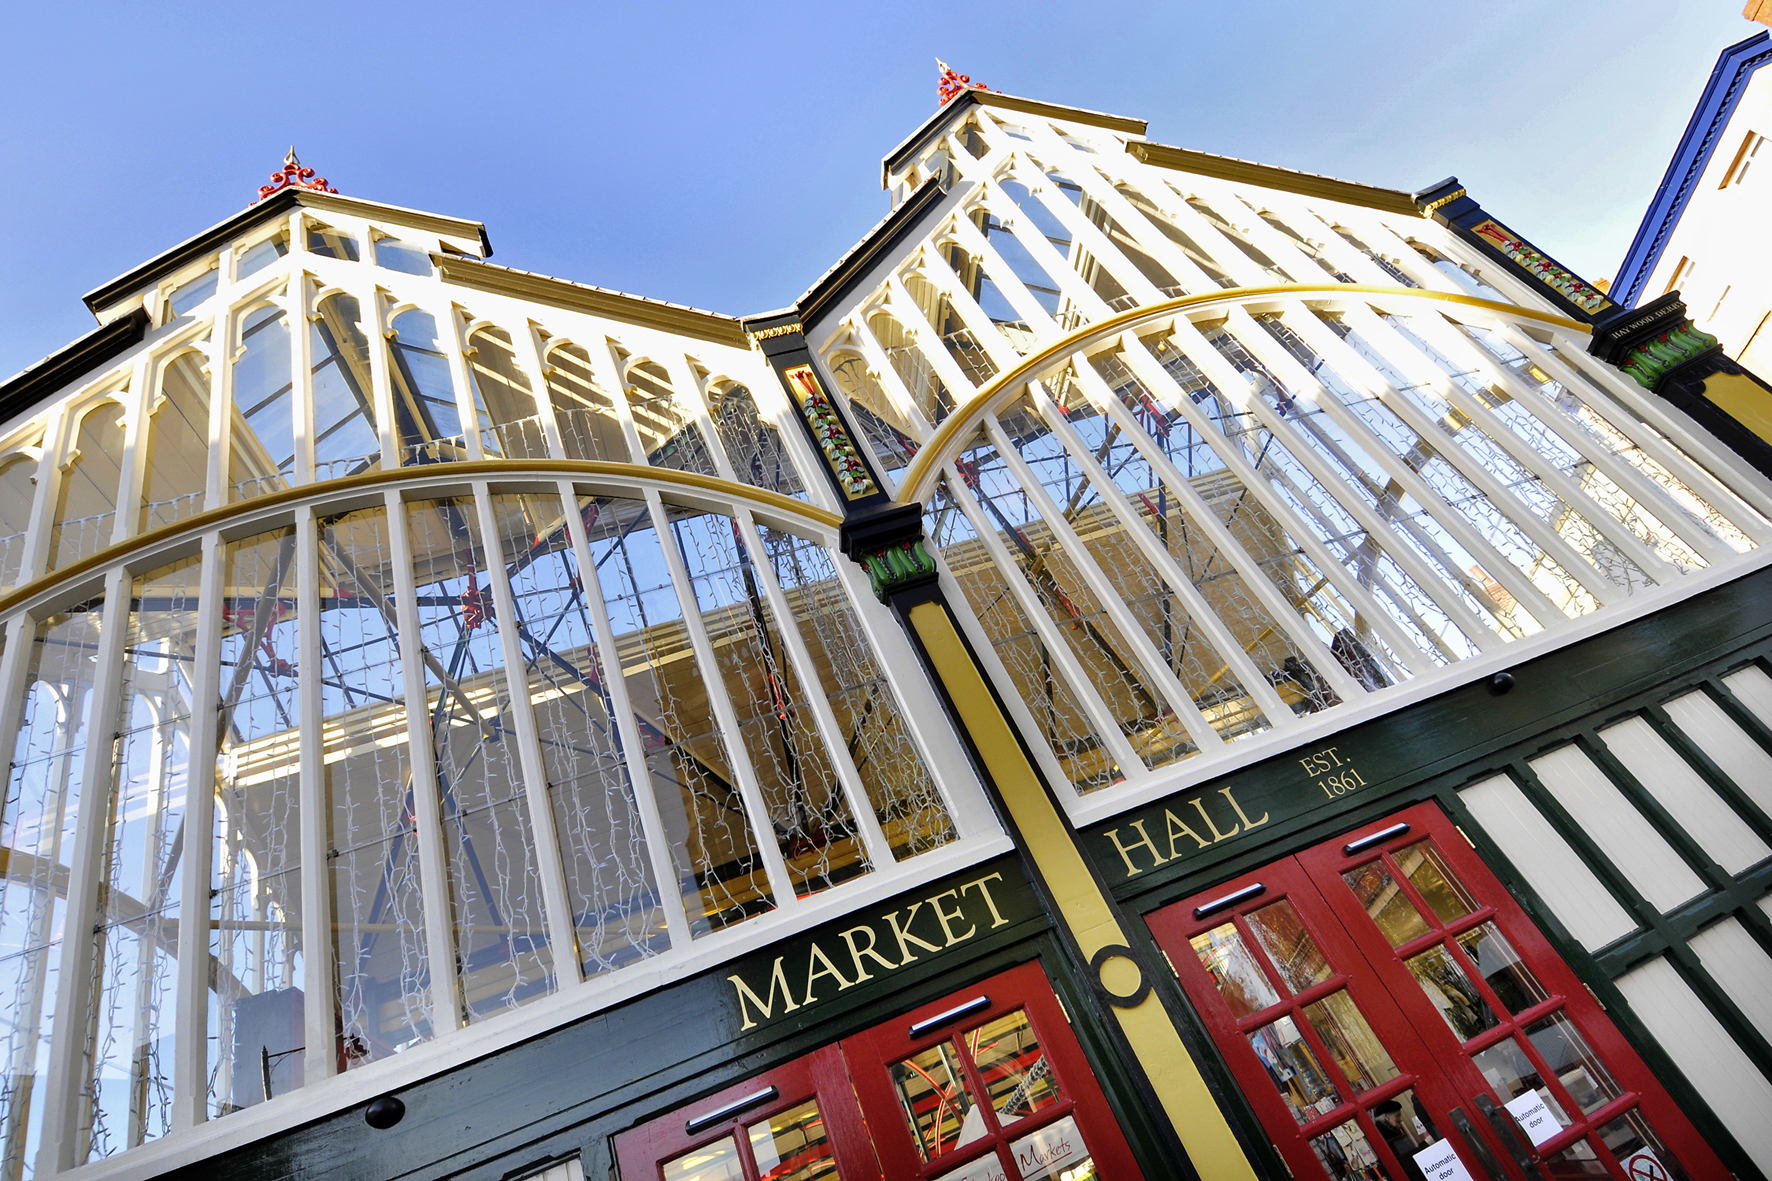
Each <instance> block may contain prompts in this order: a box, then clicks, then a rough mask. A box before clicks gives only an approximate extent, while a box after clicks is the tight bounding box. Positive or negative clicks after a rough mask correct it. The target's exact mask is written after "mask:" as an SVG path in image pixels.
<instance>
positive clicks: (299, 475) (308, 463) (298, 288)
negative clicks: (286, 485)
mask: <svg viewBox="0 0 1772 1181" xmlns="http://www.w3.org/2000/svg"><path fill="white" fill-rule="evenodd" d="M313 294H314V284H313V282H312V281H311V280H310V279H309V278H308V275H307V272H306V271H303V270H301V269H300V268H298V267H291V268H290V271H289V291H288V293H287V295H286V296H285V300H284V307H285V308H286V309H287V317H288V320H287V322H288V324H289V380H290V383H291V384H290V387H289V411H290V415H291V417H292V418H293V419H294V426H295V472H294V476H295V483H297V484H300V485H307V484H312V483H313V482H314V389H313V384H312V382H311V379H310V374H311V373H312V371H313V365H314V358H313V328H312V327H311V324H312V321H310V320H309V318H308V317H309V316H311V315H313V314H314V301H313Z"/></svg>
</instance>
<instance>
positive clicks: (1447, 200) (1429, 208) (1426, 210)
mask: <svg viewBox="0 0 1772 1181" xmlns="http://www.w3.org/2000/svg"><path fill="white" fill-rule="evenodd" d="M1462 196H1464V190H1463V189H1459V190H1458V191H1457V192H1456V193H1447V194H1446V195H1445V196H1444V197H1441V198H1440V199H1439V200H1438V201H1434V202H1431V203H1430V204H1427V205H1424V206H1422V209H1421V216H1423V217H1426V216H1427V215H1428V214H1430V213H1432V212H1433V211H1434V210H1436V209H1438V208H1440V206H1442V205H1450V204H1452V202H1454V201H1456V200H1458V199H1459V198H1460V197H1462Z"/></svg>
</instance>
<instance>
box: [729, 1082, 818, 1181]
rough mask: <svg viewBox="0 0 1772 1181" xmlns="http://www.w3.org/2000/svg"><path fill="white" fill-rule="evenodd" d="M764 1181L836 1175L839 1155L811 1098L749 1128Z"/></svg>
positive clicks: (810, 1179)
mask: <svg viewBox="0 0 1772 1181" xmlns="http://www.w3.org/2000/svg"><path fill="white" fill-rule="evenodd" d="M747 1130H748V1131H749V1132H750V1136H751V1155H752V1156H753V1157H755V1158H756V1161H757V1176H758V1177H759V1178H760V1179H761V1181H822V1179H823V1178H826V1177H835V1176H836V1175H837V1154H836V1150H835V1149H833V1148H832V1147H831V1138H830V1135H829V1134H828V1133H827V1132H826V1131H825V1125H824V1116H822V1115H820V1114H819V1111H818V1101H817V1100H816V1099H808V1100H807V1101H806V1102H804V1103H802V1104H800V1106H798V1107H794V1108H790V1109H788V1110H787V1111H784V1112H781V1113H780V1114H778V1115H772V1116H770V1117H769V1118H768V1119H766V1120H761V1121H759V1122H757V1123H754V1124H752V1125H751V1126H750V1128H749V1129H747Z"/></svg>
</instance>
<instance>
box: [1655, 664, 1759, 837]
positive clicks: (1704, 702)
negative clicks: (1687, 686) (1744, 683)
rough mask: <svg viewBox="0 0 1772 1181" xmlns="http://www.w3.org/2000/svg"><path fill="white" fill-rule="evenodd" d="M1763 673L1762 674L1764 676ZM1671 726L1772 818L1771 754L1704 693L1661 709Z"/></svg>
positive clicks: (1688, 695)
mask: <svg viewBox="0 0 1772 1181" xmlns="http://www.w3.org/2000/svg"><path fill="white" fill-rule="evenodd" d="M1764 675H1765V674H1763V673H1762V674H1761V676H1762V677H1763V676H1764ZM1663 708H1665V709H1666V710H1667V716H1668V717H1670V718H1672V719H1673V720H1674V725H1676V726H1678V727H1679V728H1680V729H1682V730H1684V731H1685V732H1686V737H1688V738H1690V739H1691V740H1692V741H1693V742H1695V743H1697V745H1698V748H1699V749H1700V750H1702V751H1703V752H1704V753H1705V754H1707V755H1709V756H1710V758H1711V762H1713V763H1715V764H1716V765H1717V766H1718V767H1720V768H1721V769H1722V771H1723V774H1725V775H1727V776H1728V777H1729V778H1730V779H1733V780H1734V781H1735V786H1736V787H1739V788H1740V789H1741V790H1742V791H1743V792H1745V793H1746V794H1747V796H1748V798H1749V799H1751V800H1753V802H1754V803H1756V804H1758V805H1759V806H1760V811H1762V812H1764V813H1766V814H1767V815H1769V816H1772V755H1769V754H1767V753H1766V752H1765V751H1764V750H1763V749H1761V747H1760V745H1759V743H1757V742H1755V741H1754V740H1753V739H1752V738H1750V737H1748V735H1747V734H1746V733H1745V732H1743V730H1742V729H1741V727H1740V726H1737V725H1736V724H1735V723H1734V722H1733V721H1731V720H1730V719H1729V715H1728V714H1726V713H1724V712H1723V707H1722V706H1720V705H1718V704H1717V703H1716V702H1715V701H1712V700H1711V699H1710V697H1708V696H1707V695H1706V694H1705V693H1704V692H1703V690H1695V691H1693V692H1691V693H1687V694H1686V695H1684V696H1683V697H1676V698H1674V699H1673V700H1672V701H1670V702H1668V703H1667V705H1666V706H1664V707H1663Z"/></svg>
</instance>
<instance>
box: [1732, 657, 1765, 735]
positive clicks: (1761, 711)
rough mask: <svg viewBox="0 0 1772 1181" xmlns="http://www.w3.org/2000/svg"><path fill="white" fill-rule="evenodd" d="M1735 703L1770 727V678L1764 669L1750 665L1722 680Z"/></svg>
mask: <svg viewBox="0 0 1772 1181" xmlns="http://www.w3.org/2000/svg"><path fill="white" fill-rule="evenodd" d="M1723 684H1725V685H1727V686H1729V692H1731V693H1733V694H1735V698H1736V700H1737V701H1739V702H1741V704H1743V705H1745V706H1747V708H1748V709H1750V710H1752V711H1753V715H1754V717H1756V718H1758V719H1760V721H1762V722H1764V723H1766V725H1768V726H1772V677H1769V676H1767V675H1766V672H1765V670H1764V669H1762V668H1760V667H1759V666H1758V665H1753V664H1750V665H1748V666H1747V667H1746V668H1744V669H1740V670H1738V671H1736V672H1732V673H1730V674H1729V675H1728V676H1726V677H1724V678H1723Z"/></svg>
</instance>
